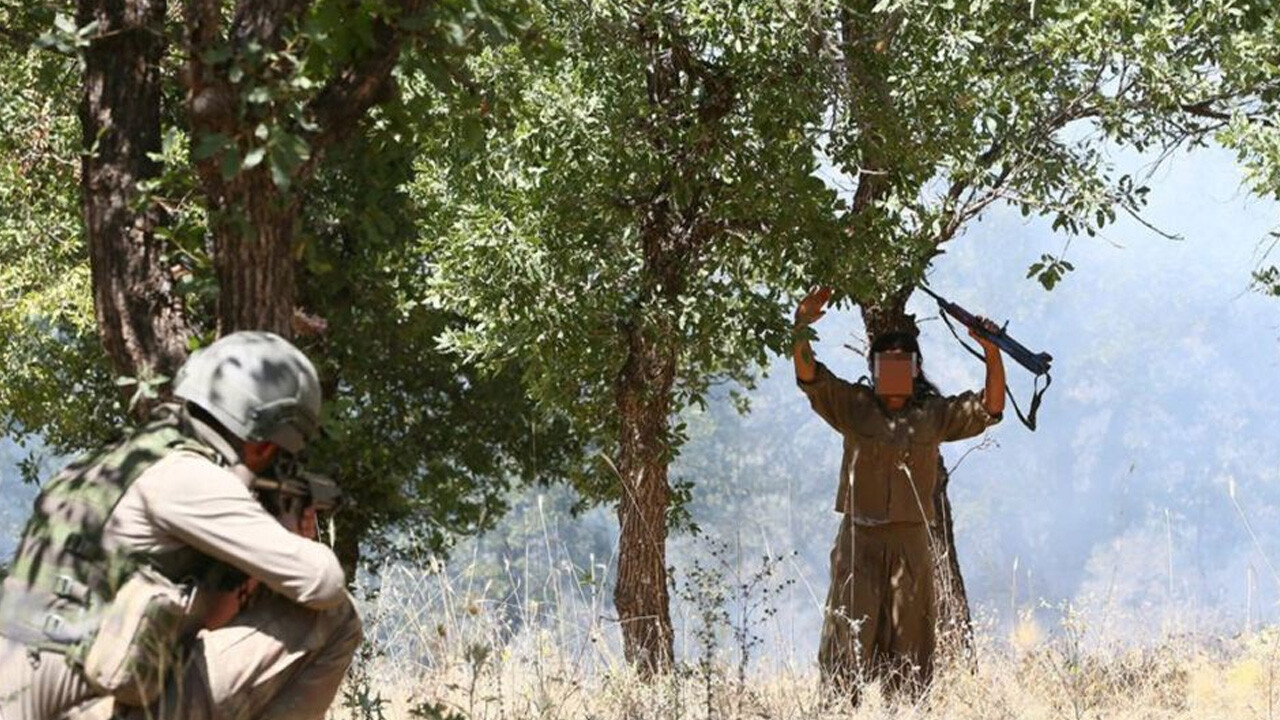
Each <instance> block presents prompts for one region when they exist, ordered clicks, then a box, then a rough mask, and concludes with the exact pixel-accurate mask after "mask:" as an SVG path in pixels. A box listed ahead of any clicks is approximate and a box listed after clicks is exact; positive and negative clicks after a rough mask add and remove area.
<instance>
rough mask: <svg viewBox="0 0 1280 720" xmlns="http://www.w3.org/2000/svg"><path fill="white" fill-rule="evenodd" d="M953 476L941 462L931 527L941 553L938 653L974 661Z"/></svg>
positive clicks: (937, 566) (937, 564) (937, 565)
mask: <svg viewBox="0 0 1280 720" xmlns="http://www.w3.org/2000/svg"><path fill="white" fill-rule="evenodd" d="M950 483H951V473H950V472H948V471H947V464H946V463H944V462H943V461H942V458H941V457H939V458H938V486H937V487H936V488H934V493H933V509H934V513H935V518H936V519H935V520H934V522H933V524H931V525H930V526H929V533H930V534H931V535H932V536H933V546H934V547H936V548H941V552H938V553H935V554H934V557H933V570H934V572H933V577H934V597H936V598H937V603H938V649H939V650H940V651H941V652H943V653H946V654H949V655H951V656H952V657H954V658H957V659H961V658H963V659H966V660H968V659H972V658H973V619H972V617H971V616H970V614H969V594H968V592H966V591H965V587H964V575H962V574H961V573H960V557H959V555H958V554H957V553H956V533H955V524H954V523H953V521H952V515H951V498H950V497H948V496H947V486H948V485H949V484H950Z"/></svg>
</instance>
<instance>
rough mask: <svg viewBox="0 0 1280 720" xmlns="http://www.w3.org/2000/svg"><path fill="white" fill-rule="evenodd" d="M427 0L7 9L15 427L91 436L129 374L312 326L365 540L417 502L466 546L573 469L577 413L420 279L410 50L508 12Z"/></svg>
mask: <svg viewBox="0 0 1280 720" xmlns="http://www.w3.org/2000/svg"><path fill="white" fill-rule="evenodd" d="M416 7H417V6H415V5H412V4H404V5H401V4H391V5H386V6H382V5H378V6H377V7H374V6H360V8H356V7H355V6H354V5H350V6H349V4H348V3H344V2H317V3H302V2H299V3H249V2H246V3H241V4H240V5H238V6H236V7H234V8H232V7H229V6H227V5H226V4H224V3H210V2H192V3H188V4H185V5H184V6H183V8H184V9H185V10H186V11H187V13H188V17H187V20H189V21H190V22H189V29H190V30H191V33H190V34H189V35H186V34H184V32H185V30H184V26H183V24H182V23H180V22H179V21H178V18H177V17H176V14H174V13H170V12H167V11H166V9H165V7H164V5H163V3H161V4H150V3H146V2H103V3H88V2H86V3H82V7H81V8H80V14H79V16H78V18H77V19H76V20H72V19H71V18H70V17H68V16H66V15H56V16H55V11H56V10H57V9H58V8H57V7H46V6H39V7H33V8H10V7H9V6H5V7H4V8H0V27H3V28H4V29H5V32H3V33H0V67H2V68H3V69H0V73H2V74H3V77H4V85H5V87H6V88H13V89H14V92H12V93H9V92H6V94H5V97H4V98H3V99H2V100H0V117H3V119H4V120H5V122H6V127H8V128H12V129H13V131H14V132H12V133H10V132H6V134H5V136H4V138H3V139H0V142H2V143H3V144H4V149H5V153H4V159H3V161H2V162H0V194H2V195H0V196H2V197H3V198H4V199H5V201H6V207H13V208H15V209H18V210H19V211H18V212H15V213H5V214H4V216H3V218H0V273H3V275H2V279H3V287H4V290H3V295H2V296H0V298H2V299H0V329H3V331H4V333H3V337H0V361H3V363H4V377H5V382H4V383H3V384H2V385H3V387H2V388H0V419H2V420H3V422H4V429H5V431H6V433H7V434H17V435H19V436H23V435H26V436H38V437H40V438H41V439H43V441H44V443H45V445H46V446H47V447H48V448H49V449H50V450H51V451H53V452H61V453H66V452H73V451H77V450H80V449H83V448H86V447H91V446H93V445H96V444H98V443H100V442H102V441H103V440H105V439H106V437H107V436H108V435H109V434H110V433H111V432H112V431H113V429H115V428H118V427H120V426H121V425H122V424H124V423H125V422H126V417H127V416H128V415H129V410H132V411H133V416H134V417H138V416H140V415H141V408H139V407H137V406H134V407H132V408H130V407H127V403H126V400H127V398H128V396H125V397H122V396H121V395H120V393H119V391H118V389H117V387H116V385H117V383H124V384H128V385H129V388H128V394H129V395H131V396H133V398H134V399H136V400H141V401H145V400H147V397H146V395H147V394H148V393H154V394H157V395H163V393H164V392H165V391H166V389H167V386H166V384H165V381H166V380H167V378H168V376H171V375H172V371H173V369H174V368H175V367H176V366H177V364H178V363H179V362H181V360H182V359H183V357H185V354H186V352H187V351H188V350H189V349H191V348H194V347H198V346H199V345H200V344H202V343H204V342H207V341H208V340H210V339H211V338H212V337H214V336H215V335H216V334H218V333H219V332H223V331H227V330H231V329H235V328H241V327H260V328H266V329H271V330H274V331H276V332H280V333H282V334H285V335H291V334H293V329H294V328H295V327H300V328H302V329H303V330H304V331H305V332H304V333H303V334H301V335H299V336H297V337H296V341H297V342H299V343H300V344H302V345H303V346H304V348H305V349H306V350H307V351H308V353H309V354H310V355H311V356H312V357H313V358H314V359H316V361H317V364H318V365H319V366H320V368H321V373H322V378H323V380H324V382H325V384H326V392H327V395H328V396H329V397H330V398H331V399H333V398H336V399H337V402H336V403H331V404H330V406H329V411H328V413H327V417H326V420H325V423H326V426H327V428H328V430H329V432H330V435H331V440H330V442H328V443H323V444H321V445H320V447H318V448H317V451H318V456H317V457H315V458H313V460H314V461H315V462H316V463H317V464H318V465H320V466H322V467H327V468H332V469H336V470H337V474H338V475H339V476H340V478H341V479H342V480H343V481H344V485H346V487H347V489H348V492H349V494H350V495H351V496H353V497H354V499H355V501H356V502H355V504H354V506H353V507H351V508H350V509H348V510H347V511H345V512H344V513H343V514H342V515H341V516H340V518H339V521H340V525H341V526H343V527H344V531H343V532H341V533H340V541H341V542H340V544H341V547H340V548H339V549H340V554H341V555H342V557H343V558H344V560H346V561H347V563H348V564H349V565H350V564H352V563H354V562H355V560H356V558H357V556H358V553H359V550H360V548H361V544H362V543H364V547H365V548H366V549H370V548H372V549H374V550H375V551H377V550H380V549H387V546H386V542H387V541H388V539H389V538H392V537H393V536H395V535H396V532H395V531H396V530H397V528H401V527H403V526H404V525H405V524H406V523H408V522H410V521H412V522H413V523H414V524H415V525H420V527H419V528H418V532H417V533H416V534H415V537H416V538H417V539H418V540H419V541H420V542H421V543H422V544H425V545H427V546H428V547H430V548H434V549H441V548H444V547H446V546H447V545H448V543H449V542H450V539H451V538H452V537H453V536H454V535H455V534H457V533H469V532H476V531H478V530H479V529H482V528H484V527H488V526H489V525H491V524H492V523H493V522H494V520H495V519H496V518H497V517H499V516H500V515H501V512H502V510H503V507H504V505H503V503H504V495H505V493H506V490H507V488H508V487H509V486H510V485H511V484H512V483H514V482H529V481H534V480H546V479H548V478H551V477H558V476H562V475H565V474H570V473H572V472H573V467H574V465H575V458H576V457H577V456H578V455H579V452H578V451H577V450H576V444H575V441H574V439H573V436H572V434H571V433H569V432H568V431H567V430H566V429H565V428H564V427H563V423H562V422H560V421H559V420H558V419H557V418H556V417H554V416H552V415H549V414H546V413H541V412H539V411H538V410H537V409H536V408H534V407H533V406H532V405H531V403H529V402H528V400H527V399H526V396H525V393H524V391H523V389H522V388H521V386H520V383H519V378H518V374H516V373H514V372H513V373H509V374H506V375H499V376H494V377H486V378H480V377H478V376H477V375H476V374H475V373H474V372H472V371H469V370H468V369H465V368H461V369H460V368H458V367H457V366H456V363H455V362H454V361H453V359H452V358H449V357H445V356H443V355H441V353H439V352H438V351H437V350H436V348H435V336H436V335H437V334H438V333H439V332H440V330H441V329H442V328H444V327H447V326H450V325H456V324H457V323H458V322H459V319H458V318H456V317H453V316H450V315H448V314H446V313H440V312H435V311H432V310H430V309H429V308H425V307H422V306H421V305H415V304H413V303H411V302H407V301H406V300H405V298H404V294H403V293H402V292H401V290H400V283H401V282H402V280H403V279H402V275H403V272H404V268H405V267H408V266H409V264H410V260H411V258H406V257H405V253H406V251H407V250H409V249H411V248H412V247H413V246H414V244H415V235H414V233H413V232H412V227H411V222H410V221H409V220H407V218H410V217H412V216H413V215H414V214H415V212H414V208H413V203H412V200H411V199H410V198H409V197H408V196H407V195H406V194H405V193H404V192H402V191H400V190H399V189H398V187H399V185H400V184H401V183H402V182H403V181H404V180H405V179H406V178H407V176H408V174H409V173H411V171H412V165H413V162H412V158H411V156H410V155H409V154H408V153H407V152H406V144H405V143H404V142H403V139H404V134H405V133H411V132H412V129H411V128H410V127H409V126H408V120H409V119H410V118H409V116H408V115H407V114H406V113H405V112H404V111H403V110H397V109H396V104H397V103H396V101H397V98H398V95H397V94H396V93H395V92H394V83H393V81H392V79H391V72H392V67H393V66H394V65H395V64H396V63H397V62H401V60H399V59H398V58H400V57H401V46H402V44H403V43H404V42H406V41H407V40H406V38H410V39H412V40H413V41H414V43H415V44H416V45H419V46H421V47H423V48H424V50H423V51H422V52H421V53H419V55H418V56H417V57H416V58H415V67H436V68H448V67H450V66H451V65H453V64H455V63H456V62H457V60H458V58H459V57H463V56H465V55H466V54H467V53H468V52H472V51H473V50H474V48H475V46H476V45H478V44H480V43H482V42H485V41H486V40H485V39H486V38H488V37H489V36H490V35H491V34H493V33H496V32H498V31H499V29H500V28H499V25H498V24H499V23H500V22H503V18H504V17H505V16H504V15H503V14H501V13H498V14H494V13H489V14H487V15H486V14H484V12H483V10H484V8H480V7H474V6H472V5H469V4H468V5H467V6H466V7H465V8H464V7H462V6H456V5H452V4H448V3H445V4H437V5H432V6H431V7H430V8H429V9H428V10H426V11H424V12H416V11H415V8H416ZM179 40H181V41H179ZM134 71H137V72H134ZM184 77H186V78H187V79H188V81H189V82H188V84H187V85H184V84H183V81H182V79H183V78H184ZM77 94H79V95H80V108H81V112H80V113H79V114H78V115H77V113H76V112H75V107H76V101H75V98H76V97H77ZM375 102H384V103H385V104H384V106H383V107H382V108H380V109H375V108H374V107H373V106H374V104H375ZM369 119H372V120H373V121H374V122H372V123H369V122H366V121H367V120H369ZM78 130H79V132H77V131H78ZM78 136H81V137H83V141H82V140H81V137H78ZM82 143H83V144H82ZM412 145H413V144H412V143H408V145H407V147H410V148H411V147H412ZM82 148H83V149H84V152H82V151H81V150H82ZM77 158H81V162H80V163H76V159H77ZM77 185H78V186H79V187H78V188H77ZM77 205H79V206H80V207H81V209H82V210H83V213H82V214H81V217H79V218H78V217H77ZM82 223H83V224H82ZM91 268H92V270H91ZM298 308H305V309H304V310H300V311H297V312H295V309H298ZM95 311H96V317H95ZM391 356H399V357H406V358H412V359H413V360H412V362H404V363H394V364H393V363H388V362H387V358H388V357H391ZM117 378H119V379H117ZM139 390H141V391H142V392H141V393H139V392H138V391H139ZM140 404H143V405H144V404H145V402H143V403H140ZM30 467H33V468H34V467H35V465H34V464H32V465H30ZM31 479H34V478H31Z"/></svg>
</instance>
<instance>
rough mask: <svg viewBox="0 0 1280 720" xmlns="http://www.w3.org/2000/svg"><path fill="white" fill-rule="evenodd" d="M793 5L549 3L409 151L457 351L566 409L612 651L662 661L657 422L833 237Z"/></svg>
mask: <svg viewBox="0 0 1280 720" xmlns="http://www.w3.org/2000/svg"><path fill="white" fill-rule="evenodd" d="M818 19H819V18H818V16H815V15H813V14H812V13H811V10H810V6H809V5H808V4H805V3H789V2H783V3H777V2H749V3H737V2H732V3H731V2H721V1H720V0H705V1H697V2H656V3H643V2H609V3H594V4H585V5H584V4H580V3H559V2H547V3H543V4H540V5H537V6H536V7H535V10H534V13H533V21H532V24H531V29H530V35H531V37H533V38H534V39H535V42H534V43H532V44H528V43H526V44H524V45H523V46H521V45H517V44H512V45H511V46H509V47H505V48H495V49H493V50H491V51H489V52H486V53H485V54H483V55H481V56H478V57H477V58H476V61H475V62H473V63H472V64H471V65H470V66H469V71H470V76H471V82H472V84H473V97H472V98H471V99H470V101H469V103H468V104H467V105H465V106H462V107H457V108H451V109H450V110H449V111H448V112H447V113H445V114H444V115H443V116H442V117H441V118H440V121H441V122H442V123H446V124H447V123H454V125H453V127H457V126H458V125H462V126H464V127H469V128H471V129H472V130H471V134H470V135H469V136H466V135H464V133H462V132H461V131H446V132H441V133H437V135H438V136H440V137H450V138H456V137H467V138H468V142H467V143H464V144H461V145H456V146H448V147H445V148H441V149H439V150H437V149H434V148H428V149H427V150H426V151H425V152H424V157H427V158H431V157H436V158H439V160H437V161H436V162H435V163H433V164H431V165H428V166H426V167H425V168H424V170H423V173H422V175H421V177H420V178H419V180H418V182H417V187H418V192H419V193H420V194H421V195H422V196H423V197H425V198H433V199H434V202H436V203H438V204H439V206H440V210H439V211H438V212H436V213H435V214H434V216H433V218H432V219H430V221H429V222H428V224H427V229H426V230H425V231H424V240H425V242H426V244H427V247H426V252H427V254H428V257H430V258H431V261H432V263H433V265H432V271H431V272H430V273H429V274H427V275H426V276H425V277H424V281H425V292H426V294H427V296H428V297H430V298H431V299H432V301H433V302H435V303H437V304H438V305H439V306H441V307H443V308H447V309H450V310H453V311H455V312H457V313H458V314H460V315H462V316H464V317H466V318H468V320H469V322H468V324H467V325H466V326H465V327H464V328H462V329H458V330H454V331H450V332H447V333H446V334H445V336H444V338H445V342H446V343H447V345H448V346H449V347H450V348H452V349H453V350H454V351H456V352H458V353H459V354H460V355H461V356H463V357H464V358H466V359H468V360H474V361H476V362H479V363H481V364H482V365H484V366H485V367H489V368H501V367H504V366H506V365H507V364H508V363H510V362H513V361H516V360H519V361H520V362H522V363H523V365H524V368H525V371H524V372H525V377H526V380H527V382H528V384H529V386H530V387H531V388H532V391H533V393H534V394H535V396H536V397H537V398H538V399H539V400H540V401H542V402H543V403H546V404H548V405H550V406H552V407H556V408H561V409H563V410H564V411H565V412H567V413H571V414H572V417H573V418H574V419H575V421H576V423H577V426H578V427H580V428H581V429H582V432H583V433H584V435H586V436H587V437H589V438H591V440H592V441H593V442H594V444H595V446H596V447H597V448H598V449H599V454H600V462H601V465H602V472H600V473H598V474H597V475H596V476H595V477H594V478H592V479H590V481H589V482H585V483H583V484H581V485H580V490H581V491H582V492H583V493H584V495H585V497H586V498H587V499H588V500H590V501H609V502H615V503H617V512H618V519H619V523H620V526H621V540H620V546H619V551H618V579H617V585H616V587H615V590H614V601H615V604H616V606H617V609H618V614H619V616H620V618H621V622H622V633H623V640H624V645H625V651H626V657H627V658H628V660H629V661H631V662H632V663H634V664H636V665H637V666H638V668H639V669H640V671H641V672H642V673H644V674H650V673H653V672H659V671H663V670H665V669H667V668H668V667H669V666H670V663H671V660H672V637H671V620H670V615H669V611H668V587H667V585H668V581H667V568H666V559H665V557H666V556H665V543H666V539H667V535H668V532H669V520H668V513H669V512H671V510H672V508H673V499H676V498H673V488H672V487H671V484H670V483H669V480H668V474H667V470H668V466H669V464H670V462H671V458H672V456H673V455H674V453H675V452H677V450H678V447H679V445H680V441H681V439H682V433H683V428H682V427H681V426H679V425H677V424H675V423H674V422H673V417H675V415H676V414H677V413H678V412H679V411H680V410H681V409H682V408H684V407H686V406H688V405H690V404H694V403H700V402H701V401H702V399H703V397H704V396H705V393H706V391H707V388H708V387H709V385H711V384H712V383H715V382H720V381H723V380H727V379H734V380H745V379H746V378H748V377H749V376H750V373H751V372H752V371H753V370H754V369H755V368H757V367H759V366H760V365H761V364H762V363H763V362H764V361H765V359H766V357H767V355H766V353H767V350H768V349H769V348H774V349H778V348H781V347H782V346H784V345H785V344H786V343H787V342H789V340H790V335H789V333H788V331H787V329H786V326H785V325H784V324H783V323H781V322H780V318H781V317H782V311H783V308H784V307H785V306H786V305H788V304H789V299H788V298H787V296H786V293H785V292H784V291H783V290H782V289H784V288H793V287H796V286H798V285H802V284H803V283H804V282H805V279H804V272H803V265H804V259H805V249H806V248H807V247H808V246H809V245H810V244H812V243H821V242H823V241H824V240H826V241H834V240H836V239H838V236H837V235H836V233H835V232H834V230H835V226H834V223H833V220H834V213H835V206H834V194H833V193H832V192H831V191H830V190H828V189H827V188H826V187H825V186H824V185H823V183H822V182H821V181H820V180H819V179H818V178H817V177H815V172H816V170H817V168H818V163H817V159H816V158H815V156H814V154H813V145H814V138H813V131H814V130H815V129H816V124H817V121H818V120H819V119H820V118H821V111H822V104H823V92H822V87H821V81H822V75H821V74H820V73H816V74H815V72H814V71H815V70H816V69H820V68H821V67H822V65H823V62H822V58H821V54H820V51H821V47H820V46H819V44H818V43H815V42H814V38H815V32H816V28H815V22H816V21H817V20H818Z"/></svg>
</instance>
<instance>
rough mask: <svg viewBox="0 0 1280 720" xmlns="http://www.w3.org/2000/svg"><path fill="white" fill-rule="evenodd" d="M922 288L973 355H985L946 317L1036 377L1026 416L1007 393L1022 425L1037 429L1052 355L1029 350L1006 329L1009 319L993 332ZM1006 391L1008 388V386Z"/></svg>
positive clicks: (966, 313)
mask: <svg viewBox="0 0 1280 720" xmlns="http://www.w3.org/2000/svg"><path fill="white" fill-rule="evenodd" d="M920 289H921V290H923V291H924V292H925V294H926V295H928V296H929V297H931V298H933V299H934V300H937V301H938V308H939V309H940V310H941V311H942V313H941V315H942V320H943V322H945V323H946V324H947V328H948V329H949V330H951V334H952V335H955V336H956V340H959V341H960V344H961V345H964V348H965V349H966V350H968V351H969V353H970V354H972V355H974V356H975V357H978V358H982V357H983V356H982V355H981V354H980V353H978V351H976V350H974V349H973V348H971V347H969V346H968V345H967V344H965V342H964V340H963V339H961V337H960V334H959V333H957V332H956V329H955V327H954V326H953V325H952V324H951V321H950V320H949V319H947V316H948V315H950V316H951V317H953V318H955V319H956V320H957V321H959V322H960V324H961V325H964V326H965V327H967V328H969V329H970V330H973V331H974V333H976V334H977V335H978V336H979V337H981V338H983V339H984V340H987V341H988V342H990V343H991V344H993V345H995V346H996V347H998V348H1000V351H1001V352H1003V353H1004V354H1006V355H1008V356H1009V357H1010V358H1012V359H1013V361H1014V362H1016V363H1018V364H1019V365H1021V366H1022V367H1024V368H1026V369H1027V371H1028V372H1030V373H1031V374H1032V375H1035V376H1036V389H1035V390H1034V392H1033V394H1032V396H1031V412H1029V413H1028V414H1027V415H1023V414H1022V408H1019V407H1018V401H1017V400H1015V399H1014V397H1013V393H1008V395H1009V399H1010V400H1011V401H1013V410H1014V412H1016V413H1017V414H1018V419H1019V420H1021V421H1022V424H1023V425H1026V426H1027V428H1028V429H1029V430H1032V431H1034V430H1035V429H1036V412H1037V411H1038V410H1039V409H1040V400H1041V399H1042V398H1043V397H1044V392H1045V391H1046V390H1048V389H1049V385H1051V384H1052V383H1053V378H1052V377H1051V376H1050V375H1049V366H1050V364H1051V363H1053V356H1052V355H1050V354H1049V353H1046V352H1039V353H1038V352H1032V351H1031V350H1029V349H1027V347H1026V346H1025V345H1023V344H1022V343H1020V342H1018V341H1017V340H1014V339H1013V338H1012V337H1011V336H1010V335H1009V333H1008V332H1007V331H1006V328H1007V327H1008V326H1009V323H1007V322H1006V323H1005V324H1004V325H1003V326H1001V327H1000V328H999V329H997V330H996V331H995V332H992V331H990V330H988V329H987V328H986V327H985V326H984V325H983V324H982V322H981V321H979V320H978V317H977V316H976V315H974V314H973V313H971V312H969V311H968V310H965V309H964V308H962V307H960V306H959V305H957V304H955V303H953V302H950V301H948V300H947V299H946V298H944V297H942V296H941V295H939V294H938V293H936V292H934V291H932V290H930V289H929V288H927V287H925V286H923V285H921V286H920ZM1041 377H1044V379H1045V383H1044V387H1039V384H1040V378H1041ZM1005 390H1006V391H1007V390H1008V387H1007V386H1006V388H1005Z"/></svg>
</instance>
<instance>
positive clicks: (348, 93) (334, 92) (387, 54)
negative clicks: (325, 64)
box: [308, 0, 425, 157]
mask: <svg viewBox="0 0 1280 720" xmlns="http://www.w3.org/2000/svg"><path fill="white" fill-rule="evenodd" d="M424 5H425V2H424V0H402V1H401V2H400V3H399V6H400V11H401V12H400V16H401V17H404V16H406V15H413V14H416V13H418V12H421V10H422V8H423V7H424ZM373 38H374V42H375V43H376V46H377V49H376V50H375V51H374V52H372V53H371V54H369V55H368V56H367V57H365V58H363V59H362V60H360V61H359V62H357V63H356V64H355V65H353V66H352V67H349V68H347V69H345V70H343V71H342V73H340V74H339V75H338V76H337V77H335V78H334V79H332V80H330V81H329V83H328V84H326V85H325V87H324V88H323V89H322V90H321V91H320V93H319V94H318V95H316V97H315V99H314V100H312V101H311V103H310V104H309V105H308V110H309V114H310V115H311V117H313V118H314V119H315V121H316V124H317V125H318V126H319V127H320V131H319V132H318V133H317V134H316V135H315V136H313V137H312V138H310V142H311V145H312V147H313V148H315V149H317V150H319V149H323V148H325V147H328V146H329V145H332V144H333V143H334V142H336V141H337V140H339V139H340V138H342V136H343V135H345V134H347V133H348V132H350V131H351V129H352V128H354V127H355V125H356V124H357V123H358V122H359V121H360V120H361V119H362V118H363V117H364V116H365V114H366V113H367V112H368V111H369V109H370V108H372V107H373V106H374V105H377V104H379V103H381V102H384V101H386V100H387V99H389V97H390V96H391V94H392V92H393V91H394V87H393V84H392V79H391V71H392V70H393V69H395V66H396V62H397V61H399V59H400V49H401V46H402V45H403V39H404V37H403V33H402V32H401V31H400V30H399V29H398V28H396V27H395V26H394V25H392V24H391V23H390V22H388V21H386V20H384V19H379V20H377V21H376V22H375V23H374V26H373ZM313 157H314V154H313Z"/></svg>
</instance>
